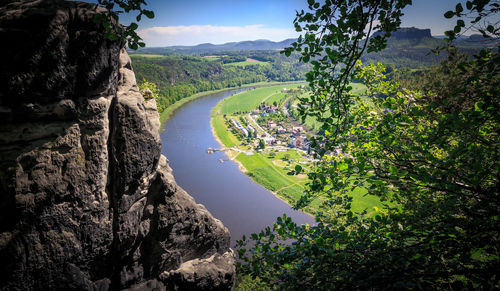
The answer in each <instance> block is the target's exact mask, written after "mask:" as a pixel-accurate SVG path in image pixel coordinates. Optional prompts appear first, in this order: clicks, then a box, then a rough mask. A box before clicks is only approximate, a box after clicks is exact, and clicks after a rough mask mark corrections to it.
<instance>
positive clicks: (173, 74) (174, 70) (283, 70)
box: [131, 51, 311, 112]
mask: <svg viewBox="0 0 500 291" xmlns="http://www.w3.org/2000/svg"><path fill="white" fill-rule="evenodd" d="M131 57H132V61H133V67H134V71H135V73H136V78H137V81H138V83H143V82H144V81H147V82H152V83H154V84H156V85H157V86H158V89H159V98H157V103H158V110H159V111H160V112H161V111H163V110H165V108H166V107H167V106H169V105H171V104H173V103H174V102H175V101H178V100H180V99H182V98H185V97H188V96H190V95H193V94H196V93H198V92H203V91H208V90H217V89H223V88H229V87H237V86H241V85H244V84H249V83H255V82H263V81H280V82H284V81H297V80H303V79H304V76H305V73H306V72H308V71H309V70H310V69H311V66H310V65H304V64H302V63H300V62H299V61H298V56H293V57H291V58H287V57H285V56H284V55H281V54H280V53H279V52H278V51H228V52H222V53H221V54H220V55H218V56H186V55H185V56H162V55H151V54H149V55H148V54H131Z"/></svg>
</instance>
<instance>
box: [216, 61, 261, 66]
mask: <svg viewBox="0 0 500 291" xmlns="http://www.w3.org/2000/svg"><path fill="white" fill-rule="evenodd" d="M267 65H269V63H268V62H259V61H257V62H255V61H242V62H234V63H227V64H223V66H227V67H246V66H267Z"/></svg>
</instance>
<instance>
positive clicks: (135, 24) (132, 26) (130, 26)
mask: <svg viewBox="0 0 500 291" xmlns="http://www.w3.org/2000/svg"><path fill="white" fill-rule="evenodd" d="M138 27H139V25H137V23H135V22H132V23H130V25H129V26H128V28H129V29H131V30H136V29H137V28H138Z"/></svg>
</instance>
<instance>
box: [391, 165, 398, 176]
mask: <svg viewBox="0 0 500 291" xmlns="http://www.w3.org/2000/svg"><path fill="white" fill-rule="evenodd" d="M389 171H390V172H391V175H394V176H396V175H397V174H398V168H396V167H395V166H393V165H389Z"/></svg>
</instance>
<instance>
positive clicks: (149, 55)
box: [129, 54, 166, 59]
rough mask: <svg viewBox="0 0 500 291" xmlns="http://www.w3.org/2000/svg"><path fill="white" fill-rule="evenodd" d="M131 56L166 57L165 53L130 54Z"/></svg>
mask: <svg viewBox="0 0 500 291" xmlns="http://www.w3.org/2000/svg"><path fill="white" fill-rule="evenodd" d="M129 55H130V57H143V58H160V59H163V58H166V56H164V55H155V54H129Z"/></svg>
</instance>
